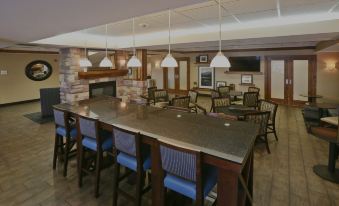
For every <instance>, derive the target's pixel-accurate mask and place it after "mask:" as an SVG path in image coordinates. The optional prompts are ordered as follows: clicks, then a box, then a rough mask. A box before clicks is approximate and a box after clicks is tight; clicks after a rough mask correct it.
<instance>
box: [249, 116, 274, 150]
mask: <svg viewBox="0 0 339 206" xmlns="http://www.w3.org/2000/svg"><path fill="white" fill-rule="evenodd" d="M270 114H271V113H270V112H269V111H265V112H253V113H247V114H245V115H244V119H245V121H248V122H253V123H255V124H258V126H259V127H258V131H257V138H256V140H263V141H264V143H265V145H266V150H267V152H268V153H269V154H270V153H271V151H270V147H269V144H268V139H267V125H268V121H269V119H270Z"/></svg>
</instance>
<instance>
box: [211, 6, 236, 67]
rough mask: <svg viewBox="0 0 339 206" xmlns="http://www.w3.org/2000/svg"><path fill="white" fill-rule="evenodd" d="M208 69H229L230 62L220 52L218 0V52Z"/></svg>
mask: <svg viewBox="0 0 339 206" xmlns="http://www.w3.org/2000/svg"><path fill="white" fill-rule="evenodd" d="M210 67H217V68H220V67H221V68H229V67H231V63H230V61H229V60H228V59H227V57H226V56H225V55H224V54H223V53H222V52H221V4H220V0H219V52H218V53H217V55H216V56H215V57H214V58H213V59H212V61H211V64H210Z"/></svg>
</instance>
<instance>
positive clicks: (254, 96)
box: [243, 92, 259, 108]
mask: <svg viewBox="0 0 339 206" xmlns="http://www.w3.org/2000/svg"><path fill="white" fill-rule="evenodd" d="M258 102H259V93H258V92H245V93H244V99H243V105H244V106H246V107H253V108H257V107H258Z"/></svg>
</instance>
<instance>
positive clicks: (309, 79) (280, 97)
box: [265, 55, 316, 106]
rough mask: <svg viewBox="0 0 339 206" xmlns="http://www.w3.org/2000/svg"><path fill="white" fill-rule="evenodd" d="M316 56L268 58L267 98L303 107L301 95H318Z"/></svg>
mask: <svg viewBox="0 0 339 206" xmlns="http://www.w3.org/2000/svg"><path fill="white" fill-rule="evenodd" d="M315 61H316V58H315V56H304V55H302V56H272V57H267V58H266V72H265V76H266V78H265V80H266V81H265V97H266V99H269V100H272V101H274V102H276V103H279V104H286V105H296V106H297V105H303V104H305V102H306V101H307V98H305V97H302V96H300V95H301V94H312V95H314V94H315V93H316V89H315V88H316V66H315V65H316V62H315Z"/></svg>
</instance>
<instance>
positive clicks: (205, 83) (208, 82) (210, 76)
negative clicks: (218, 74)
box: [198, 67, 214, 89]
mask: <svg viewBox="0 0 339 206" xmlns="http://www.w3.org/2000/svg"><path fill="white" fill-rule="evenodd" d="M198 75H199V76H198V80H199V88H205V89H213V88H214V68H213V67H199V72H198Z"/></svg>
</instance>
